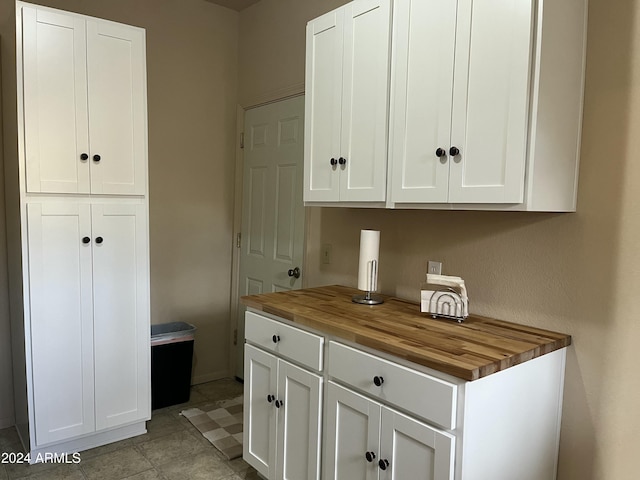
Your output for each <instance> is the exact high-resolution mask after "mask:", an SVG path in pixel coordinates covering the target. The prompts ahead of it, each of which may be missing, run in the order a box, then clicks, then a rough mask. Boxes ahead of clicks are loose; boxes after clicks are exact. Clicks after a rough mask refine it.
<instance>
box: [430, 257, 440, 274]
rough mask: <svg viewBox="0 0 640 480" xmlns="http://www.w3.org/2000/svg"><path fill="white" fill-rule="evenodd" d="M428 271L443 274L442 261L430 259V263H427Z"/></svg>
mask: <svg viewBox="0 0 640 480" xmlns="http://www.w3.org/2000/svg"><path fill="white" fill-rule="evenodd" d="M427 273H433V274H435V275H442V262H432V261H431V260H429V263H428V264H427Z"/></svg>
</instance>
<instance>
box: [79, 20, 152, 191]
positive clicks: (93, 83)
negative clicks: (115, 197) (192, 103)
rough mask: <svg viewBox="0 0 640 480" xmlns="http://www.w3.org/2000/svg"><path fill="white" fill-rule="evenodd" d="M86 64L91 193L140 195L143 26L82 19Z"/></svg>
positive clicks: (143, 159)
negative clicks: (85, 25)
mask: <svg viewBox="0 0 640 480" xmlns="http://www.w3.org/2000/svg"><path fill="white" fill-rule="evenodd" d="M87 68H88V82H89V132H90V134H91V158H90V160H89V161H90V162H91V192H92V193H112V194H138V195H143V194H144V193H145V190H146V181H145V176H146V168H145V165H146V158H147V146H146V145H147V118H146V73H145V38H144V30H142V29H139V28H135V27H129V26H125V25H120V24H116V23H112V22H107V21H101V20H87ZM97 156H99V158H100V160H99V161H96V159H97V158H98V157H97Z"/></svg>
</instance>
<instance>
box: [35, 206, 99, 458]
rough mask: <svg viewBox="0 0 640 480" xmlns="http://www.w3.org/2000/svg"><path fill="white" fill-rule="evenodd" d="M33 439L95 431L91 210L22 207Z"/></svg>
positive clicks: (42, 441) (40, 441)
mask: <svg viewBox="0 0 640 480" xmlns="http://www.w3.org/2000/svg"><path fill="white" fill-rule="evenodd" d="M27 224H28V232H29V233H28V244H29V247H28V248H29V299H30V300H29V304H28V305H29V308H30V310H31V311H30V313H29V318H30V323H31V328H30V337H31V356H30V358H31V370H32V381H33V404H34V412H33V415H34V419H35V437H36V439H35V440H36V445H38V446H42V445H44V444H47V443H51V442H55V441H60V440H64V439H67V438H71V437H75V436H78V435H82V434H86V433H90V432H93V431H94V428H95V424H94V394H93V379H94V374H93V318H92V305H91V296H92V295H91V283H92V280H91V243H83V241H82V239H83V237H87V238H90V237H91V212H90V208H89V206H88V205H78V204H62V203H42V204H39V203H31V204H28V205H27Z"/></svg>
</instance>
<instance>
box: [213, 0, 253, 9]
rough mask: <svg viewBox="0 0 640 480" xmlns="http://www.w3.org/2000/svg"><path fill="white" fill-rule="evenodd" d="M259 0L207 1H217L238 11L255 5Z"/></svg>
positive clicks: (214, 1) (214, 0)
mask: <svg viewBox="0 0 640 480" xmlns="http://www.w3.org/2000/svg"><path fill="white" fill-rule="evenodd" d="M259 1H260V0H207V2H211V3H216V4H218V5H222V6H223V7H227V8H231V9H232V10H236V11H238V12H239V11H240V10H244V9H245V8H247V7H249V6H251V5H253V4H254V3H258V2H259Z"/></svg>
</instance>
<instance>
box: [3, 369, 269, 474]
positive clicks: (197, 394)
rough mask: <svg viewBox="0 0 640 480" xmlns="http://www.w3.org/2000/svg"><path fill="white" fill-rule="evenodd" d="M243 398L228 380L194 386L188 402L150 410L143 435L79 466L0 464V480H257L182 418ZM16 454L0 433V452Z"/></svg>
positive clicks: (89, 453)
mask: <svg viewBox="0 0 640 480" xmlns="http://www.w3.org/2000/svg"><path fill="white" fill-rule="evenodd" d="M241 393H242V384H241V383H239V382H237V381H235V380H232V379H223V380H217V381H215V382H209V383H205V384H202V385H196V386H194V387H192V389H191V398H190V401H189V403H184V404H182V405H175V406H171V407H167V408H163V409H160V410H154V411H153V412H152V416H151V421H149V422H148V423H147V433H146V434H145V435H141V436H138V437H134V438H130V439H128V440H123V441H121V442H117V443H113V444H110V445H105V446H103V447H98V448H94V449H92V450H86V451H84V452H81V459H82V460H81V462H80V463H79V464H77V465H72V464H69V465H56V464H51V463H46V464H42V463H41V464H37V465H24V464H0V480H14V479H18V478H26V479H39V480H66V479H69V480H84V479H86V480H102V479H104V480H120V479H126V480H183V479H184V480H191V479H193V480H200V479H202V480H257V479H258V478H260V477H258V475H257V473H256V471H255V470H254V469H253V468H252V467H250V466H249V465H247V463H245V462H244V461H243V460H242V459H241V458H237V459H235V460H232V461H228V460H227V459H226V458H224V457H223V456H222V455H221V454H220V453H219V452H218V450H217V449H216V448H215V447H214V446H213V445H211V444H210V443H209V441H208V440H207V439H206V438H204V437H203V436H202V435H201V434H200V432H198V430H196V429H195V427H193V426H192V425H191V423H189V421H188V420H187V419H186V418H184V417H182V416H181V415H180V412H181V411H182V410H184V409H185V408H191V407H199V408H203V407H206V406H208V405H212V404H215V403H216V402H219V401H221V400H227V399H230V398H233V397H236V396H238V395H240V394H241ZM18 451H22V448H21V445H20V440H19V439H18V434H17V433H16V430H15V429H14V428H13V427H12V428H6V429H4V430H0V452H18Z"/></svg>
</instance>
